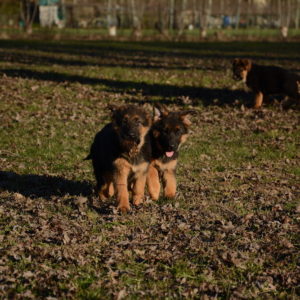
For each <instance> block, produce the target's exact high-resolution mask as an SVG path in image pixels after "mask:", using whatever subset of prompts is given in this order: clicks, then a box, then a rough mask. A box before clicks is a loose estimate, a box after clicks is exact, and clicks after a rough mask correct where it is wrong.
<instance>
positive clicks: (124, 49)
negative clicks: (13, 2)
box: [0, 40, 300, 61]
mask: <svg viewBox="0 0 300 300" xmlns="http://www.w3.org/2000/svg"><path fill="white" fill-rule="evenodd" d="M299 44H300V43H299V42H286V43H282V42H250V41H248V42H245V41H243V42H124V41H84V42H83V41H75V40H73V41H60V42H57V41H45V40H43V41H38V40H9V41H7V40H2V41H1V47H0V48H2V49H6V50H10V49H17V50H24V51H40V52H44V53H51V54H66V55H77V56H80V57H83V56H89V57H97V58H98V57H99V58H101V60H102V59H103V58H104V59H105V58H115V59H118V58H120V56H123V57H124V56H125V57H126V58H127V59H129V58H133V57H135V58H137V59H140V58H141V57H143V60H144V59H146V60H149V58H150V57H151V56H153V57H156V58H157V57H162V58H164V57H165V58H170V57H173V58H179V59H180V58H188V59H189V58H199V59H213V60H215V59H222V60H223V59H225V60H231V59H233V58H235V57H241V58H252V59H255V60H270V61H274V60H276V61H294V60H297V56H296V57H293V55H290V54H297V53H298V51H299ZM269 52H271V53H272V54H274V53H275V54H277V55H276V56H273V55H270V56H266V55H265V53H269ZM11 53H12V52H11Z"/></svg>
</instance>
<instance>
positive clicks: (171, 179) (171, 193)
mask: <svg viewBox="0 0 300 300" xmlns="http://www.w3.org/2000/svg"><path fill="white" fill-rule="evenodd" d="M163 183H164V196H165V197H166V198H174V197H175V194H176V177H175V170H174V169H167V170H165V171H164V172H163Z"/></svg>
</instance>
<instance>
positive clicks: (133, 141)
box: [108, 105, 151, 150]
mask: <svg viewBox="0 0 300 300" xmlns="http://www.w3.org/2000/svg"><path fill="white" fill-rule="evenodd" d="M108 108H109V109H110V110H111V111H112V117H111V119H112V124H113V128H114V130H115V131H116V133H117V135H118V137H119V140H120V143H121V145H123V146H124V147H125V148H126V150H130V148H132V147H134V146H138V145H140V144H143V142H144V137H145V135H146V133H147V132H148V131H149V129H150V126H151V119H150V117H149V115H148V114H147V112H146V111H145V110H144V109H143V108H141V107H138V106H135V105H122V106H113V105H109V106H108Z"/></svg>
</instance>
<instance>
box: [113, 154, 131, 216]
mask: <svg viewBox="0 0 300 300" xmlns="http://www.w3.org/2000/svg"><path fill="white" fill-rule="evenodd" d="M114 166H115V171H114V176H113V183H114V189H115V192H116V197H117V201H118V209H119V210H120V211H121V212H127V211H129V210H130V205H129V193H128V176H129V173H130V165H129V163H128V162H127V161H126V160H125V159H123V158H119V159H117V160H116V161H115V162H114Z"/></svg>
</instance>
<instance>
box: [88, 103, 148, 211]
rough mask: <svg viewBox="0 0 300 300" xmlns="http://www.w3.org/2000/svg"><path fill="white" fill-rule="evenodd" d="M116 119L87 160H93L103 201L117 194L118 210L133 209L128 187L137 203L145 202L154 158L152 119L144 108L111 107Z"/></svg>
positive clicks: (129, 106)
mask: <svg viewBox="0 0 300 300" xmlns="http://www.w3.org/2000/svg"><path fill="white" fill-rule="evenodd" d="M109 109H110V110H111V111H112V121H111V123H109V124H107V125H106V126H105V127H104V128H103V129H102V130H100V131H99V132H98V133H97V135H96V137H95V139H94V142H93V144H92V146H91V150H90V154H89V156H88V157H87V159H92V162H93V168H94V174H95V177H96V181H97V186H96V192H97V193H98V195H99V198H100V199H101V200H103V199H106V198H108V197H111V196H113V195H114V194H116V198H117V202H118V209H119V210H121V211H122V212H127V211H128V210H129V209H130V204H129V191H128V187H129V186H130V187H132V195H133V203H134V204H135V205H138V204H140V203H141V202H142V201H143V197H144V189H145V184H146V177H147V171H148V166H149V163H150V159H151V145H150V138H149V133H148V132H149V129H150V126H151V119H150V117H149V115H148V114H147V113H146V112H145V111H144V110H143V109H142V108H140V107H138V106H134V105H124V106H120V107H116V106H109Z"/></svg>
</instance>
